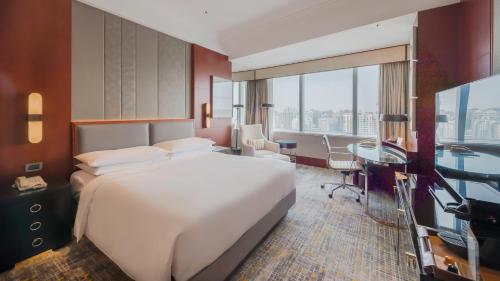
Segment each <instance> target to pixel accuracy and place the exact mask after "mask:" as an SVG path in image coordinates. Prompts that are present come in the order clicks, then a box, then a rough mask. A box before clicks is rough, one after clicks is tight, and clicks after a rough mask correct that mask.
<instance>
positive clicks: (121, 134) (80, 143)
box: [75, 123, 149, 154]
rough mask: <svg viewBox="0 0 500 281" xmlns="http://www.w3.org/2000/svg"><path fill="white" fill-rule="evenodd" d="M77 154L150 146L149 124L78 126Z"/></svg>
mask: <svg viewBox="0 0 500 281" xmlns="http://www.w3.org/2000/svg"><path fill="white" fill-rule="evenodd" d="M75 137H76V145H77V150H76V153H78V154H80V153H85V152H91V151H96V150H108V149H119V148H127V147H133V146H142V145H149V124H148V123H128V124H91V125H77V127H76V136H75Z"/></svg>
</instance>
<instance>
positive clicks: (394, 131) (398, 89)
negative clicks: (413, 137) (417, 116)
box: [378, 62, 409, 140]
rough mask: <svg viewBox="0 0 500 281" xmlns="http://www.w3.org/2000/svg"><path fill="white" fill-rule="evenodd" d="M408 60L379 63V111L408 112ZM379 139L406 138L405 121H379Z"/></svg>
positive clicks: (385, 112) (384, 112)
mask: <svg viewBox="0 0 500 281" xmlns="http://www.w3.org/2000/svg"><path fill="white" fill-rule="evenodd" d="M408 68H409V65H408V62H395V63H387V64H381V65H380V80H379V103H378V104H379V113H380V114H408V110H407V105H408V102H407V98H408V78H409V77H408ZM379 125H380V127H379V128H380V129H379V137H380V140H386V139H388V138H390V137H394V138H398V137H402V138H404V139H406V126H407V123H406V122H380V123H379Z"/></svg>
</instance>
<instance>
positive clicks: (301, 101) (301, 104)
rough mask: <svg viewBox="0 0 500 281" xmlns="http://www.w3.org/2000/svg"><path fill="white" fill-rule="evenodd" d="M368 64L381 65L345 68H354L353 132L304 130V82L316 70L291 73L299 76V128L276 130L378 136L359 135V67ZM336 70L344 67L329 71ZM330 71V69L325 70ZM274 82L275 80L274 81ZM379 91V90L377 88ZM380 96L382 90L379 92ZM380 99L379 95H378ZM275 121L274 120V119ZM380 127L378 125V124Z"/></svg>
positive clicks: (316, 133)
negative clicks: (296, 73)
mask: <svg viewBox="0 0 500 281" xmlns="http://www.w3.org/2000/svg"><path fill="white" fill-rule="evenodd" d="M368 66H379V67H380V64H374V65H366V66H359V67H352V68H345V69H352V70H353V71H352V76H353V77H352V83H353V85H352V134H346V133H335V132H323V133H321V132H311V131H305V130H304V120H305V119H304V118H305V114H304V113H305V102H304V101H305V98H306V97H305V83H304V76H305V75H307V74H312V73H315V72H311V73H303V74H299V75H290V76H299V104H298V106H299V130H298V131H295V130H286V129H274V131H275V132H284V133H299V134H310V135H318V134H319V135H322V134H327V135H333V136H356V137H357V136H359V137H367V138H373V137H376V138H378V135H375V136H372V135H358V129H359V128H358V69H359V68H361V67H368ZM336 70H342V69H335V70H329V71H336ZM324 72H328V71H324ZM284 77H288V76H284ZM279 78H282V77H276V78H273V79H279ZM273 83H274V82H273ZM377 91H378V90H377ZM378 95H379V96H380V92H379V93H378ZM377 99H378V97H377ZM273 102H274V101H273ZM273 122H274V121H273ZM377 127H378V126H377Z"/></svg>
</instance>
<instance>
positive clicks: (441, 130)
mask: <svg viewBox="0 0 500 281" xmlns="http://www.w3.org/2000/svg"><path fill="white" fill-rule="evenodd" d="M436 168H437V170H438V171H439V172H441V173H444V174H449V172H453V174H454V175H456V176H460V175H463V176H471V177H472V179H474V177H476V178H477V179H486V180H488V179H490V180H491V179H496V180H500V75H497V76H492V77H489V78H486V79H482V80H479V81H475V82H472V83H469V84H465V85H462V86H459V87H456V88H452V89H448V90H445V91H442V92H439V93H437V94H436Z"/></svg>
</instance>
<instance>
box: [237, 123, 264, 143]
mask: <svg viewBox="0 0 500 281" xmlns="http://www.w3.org/2000/svg"><path fill="white" fill-rule="evenodd" d="M240 131H241V141H243V142H245V143H246V140H249V139H250V140H255V139H265V138H266V137H265V136H264V134H262V124H253V125H241V127H240Z"/></svg>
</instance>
